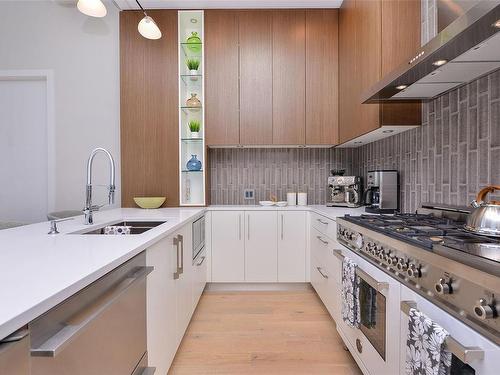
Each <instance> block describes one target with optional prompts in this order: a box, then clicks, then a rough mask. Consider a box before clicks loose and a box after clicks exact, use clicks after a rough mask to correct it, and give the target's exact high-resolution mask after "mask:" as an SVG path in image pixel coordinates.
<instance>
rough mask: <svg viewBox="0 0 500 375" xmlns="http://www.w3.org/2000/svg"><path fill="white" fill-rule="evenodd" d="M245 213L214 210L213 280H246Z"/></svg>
mask: <svg viewBox="0 0 500 375" xmlns="http://www.w3.org/2000/svg"><path fill="white" fill-rule="evenodd" d="M244 224H245V214H244V212H243V211H213V212H212V246H211V247H212V256H211V264H212V270H211V271H212V281H213V282H240V281H245V243H244V235H245V234H244Z"/></svg>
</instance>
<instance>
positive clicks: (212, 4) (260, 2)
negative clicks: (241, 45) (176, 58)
mask: <svg viewBox="0 0 500 375" xmlns="http://www.w3.org/2000/svg"><path fill="white" fill-rule="evenodd" d="M114 2H115V3H116V4H117V5H118V6H119V7H120V8H121V9H123V10H125V9H138V6H137V4H136V2H135V0H114ZM139 2H140V3H141V4H142V6H143V7H144V8H145V9H210V8H215V9H231V8H339V7H340V5H341V4H342V0H198V1H196V0H139Z"/></svg>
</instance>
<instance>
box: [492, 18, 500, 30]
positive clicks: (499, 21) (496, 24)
mask: <svg viewBox="0 0 500 375" xmlns="http://www.w3.org/2000/svg"><path fill="white" fill-rule="evenodd" d="M493 27H496V28H497V29H500V20H498V21H497V22H495V23H494V24H493Z"/></svg>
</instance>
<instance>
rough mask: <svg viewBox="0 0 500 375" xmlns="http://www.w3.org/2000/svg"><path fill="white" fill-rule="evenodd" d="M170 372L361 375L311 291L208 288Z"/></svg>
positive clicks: (328, 317)
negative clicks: (248, 290)
mask: <svg viewBox="0 0 500 375" xmlns="http://www.w3.org/2000/svg"><path fill="white" fill-rule="evenodd" d="M169 374H172V375H173V374H180V375H183V374H233V375H234V374H287V375H290V374H335V375H344V374H345V375H354V374H356V375H359V374H361V371H360V370H359V368H358V367H357V365H356V363H355V362H354V360H353V358H352V357H351V355H350V353H349V352H347V351H345V350H344V349H343V343H342V339H341V338H340V336H339V335H338V333H337V331H336V328H335V322H334V321H333V320H332V319H331V318H330V315H329V314H328V312H327V310H326V309H325V307H324V306H323V304H322V303H321V301H320V300H319V298H318V296H317V295H316V294H315V292H314V291H312V290H304V291H293V292H205V293H204V294H203V296H202V297H201V300H200V302H199V304H198V307H197V309H196V311H195V313H194V316H193V318H192V320H191V323H190V325H189V327H188V329H187V332H186V334H185V336H184V339H183V341H182V343H181V346H180V348H179V350H178V352H177V355H176V357H175V359H174V362H173V364H172V366H171V369H170V371H169Z"/></svg>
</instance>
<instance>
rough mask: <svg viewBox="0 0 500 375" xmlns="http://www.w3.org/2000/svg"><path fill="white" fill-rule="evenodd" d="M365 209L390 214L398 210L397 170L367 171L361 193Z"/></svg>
mask: <svg viewBox="0 0 500 375" xmlns="http://www.w3.org/2000/svg"><path fill="white" fill-rule="evenodd" d="M363 200H364V202H365V204H366V208H365V211H366V212H370V213H377V214H392V213H394V212H396V211H398V210H399V183H398V171H396V170H378V171H368V175H367V179H366V190H365V192H364V194H363Z"/></svg>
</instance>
